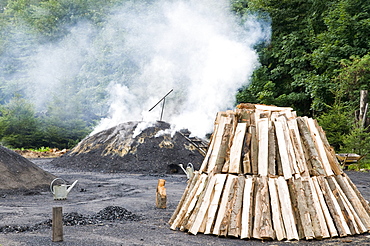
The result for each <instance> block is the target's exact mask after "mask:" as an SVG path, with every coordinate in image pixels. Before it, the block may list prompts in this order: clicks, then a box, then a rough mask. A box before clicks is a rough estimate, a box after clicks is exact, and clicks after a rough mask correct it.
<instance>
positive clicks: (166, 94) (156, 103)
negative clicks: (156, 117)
mask: <svg viewBox="0 0 370 246" xmlns="http://www.w3.org/2000/svg"><path fill="white" fill-rule="evenodd" d="M172 91H173V89H171V90H170V91H169V92H168V93H167V94H166V95H165V96H164V97H162V98H161V100H159V101H158V102H157V103H156V104H155V105H154V106H153V107H152V108H151V109H149V112H150V111H152V109H153V108H155V106H157V105H158V104H159V103H160V102H161V101H162V100H163V99H165V98H166V96H168V95H169V94H170V93H171V92H172Z"/></svg>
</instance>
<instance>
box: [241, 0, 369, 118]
mask: <svg viewBox="0 0 370 246" xmlns="http://www.w3.org/2000/svg"><path fill="white" fill-rule="evenodd" d="M243 3H245V2H244V1H235V9H236V10H235V11H237V12H238V13H241V12H243V11H242V10H241V9H240V8H243V7H244V8H248V10H249V11H244V12H243V13H250V12H253V11H255V12H261V11H264V12H266V13H268V14H269V15H270V17H271V20H272V38H271V42H270V44H269V45H267V46H265V47H264V48H262V49H260V50H259V56H260V62H261V64H262V66H261V67H260V68H259V69H258V70H256V71H255V73H254V75H253V77H252V82H251V84H250V86H249V87H245V88H243V89H242V90H240V92H239V95H238V96H237V99H238V102H248V100H251V101H254V102H259V103H265V102H266V101H267V102H268V103H271V104H275V105H278V106H292V107H294V109H296V110H297V112H298V113H299V114H304V115H309V116H313V115H317V114H321V113H323V112H325V111H327V110H330V107H328V106H330V105H333V104H334V103H335V102H336V100H338V99H339V98H338V94H337V93H342V100H345V101H346V103H347V101H349V102H348V103H349V104H351V105H354V104H355V101H356V97H357V94H356V93H357V92H358V90H361V89H364V88H365V87H366V88H368V85H367V84H368V83H367V84H366V82H361V81H366V80H367V81H369V80H368V79H367V77H368V75H369V70H368V67H369V66H368V65H367V62H368V57H367V54H368V53H369V51H370V28H369V25H370V14H369V13H370V11H369V10H370V2H369V1H362V0H325V1H317V0H310V1H301V0H293V1H292V0H289V1H288V0H283V1H272V0H269V1H263V0H250V1H248V2H247V3H248V4H243ZM359 74H361V75H360V76H361V80H357V79H358V77H356V75H359ZM362 79H363V80H362ZM265 85H266V86H265ZM271 85H274V87H275V89H272V87H271ZM345 85H347V87H345ZM266 87H267V89H266ZM345 90H350V91H348V92H346V94H345V95H343V92H344V91H345ZM244 91H245V92H244ZM250 95H253V96H250Z"/></svg>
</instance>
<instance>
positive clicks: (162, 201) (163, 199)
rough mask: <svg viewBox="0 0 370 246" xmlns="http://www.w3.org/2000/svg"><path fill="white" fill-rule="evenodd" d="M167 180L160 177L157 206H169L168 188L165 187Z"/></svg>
mask: <svg viewBox="0 0 370 246" xmlns="http://www.w3.org/2000/svg"><path fill="white" fill-rule="evenodd" d="M165 183H166V180H164V179H158V186H157V192H156V206H157V208H166V207H167V194H166V188H165V187H164V185H165Z"/></svg>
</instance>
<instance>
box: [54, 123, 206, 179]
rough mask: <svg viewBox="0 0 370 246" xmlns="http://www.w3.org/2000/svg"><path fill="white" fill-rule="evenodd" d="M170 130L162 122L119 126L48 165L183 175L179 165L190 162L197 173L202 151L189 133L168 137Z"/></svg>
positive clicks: (83, 143) (88, 138) (82, 143)
mask: <svg viewBox="0 0 370 246" xmlns="http://www.w3.org/2000/svg"><path fill="white" fill-rule="evenodd" d="M170 128H171V125H170V124H168V123H166V122H162V121H157V122H140V121H135V122H126V123H122V124H119V125H117V126H116V127H112V128H110V129H107V130H104V131H101V132H99V133H96V134H94V135H92V136H88V137H86V138H85V139H83V140H82V141H81V142H79V143H78V144H77V146H75V147H74V148H73V149H72V150H71V151H70V152H68V153H67V154H65V155H63V156H62V157H59V158H56V159H54V160H53V161H52V162H51V164H52V165H54V166H56V167H62V168H68V169H73V170H78V171H91V172H95V171H98V172H130V173H145V174H149V173H176V172H181V173H183V171H182V170H181V169H180V167H179V166H178V164H184V166H186V165H187V164H188V163H189V162H190V163H192V164H193V166H194V168H195V169H199V167H200V165H201V163H202V161H203V159H204V153H205V152H204V150H203V151H200V148H199V147H198V146H197V145H196V144H195V141H192V140H191V139H190V137H189V134H190V133H189V131H187V130H181V131H177V132H175V133H171V131H170ZM204 141H205V140H204ZM197 142H202V141H201V140H200V139H197ZM206 143H207V142H206V141H205V143H204V144H206ZM198 144H199V143H198ZM206 146H207V145H206Z"/></svg>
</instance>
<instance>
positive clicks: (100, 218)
mask: <svg viewBox="0 0 370 246" xmlns="http://www.w3.org/2000/svg"><path fill="white" fill-rule="evenodd" d="M141 219H142V217H141V216H140V215H136V214H134V213H132V212H130V211H128V210H127V209H125V208H122V207H119V206H108V207H106V208H104V209H102V210H100V211H99V212H98V213H96V214H94V215H90V216H89V215H88V216H85V215H83V214H80V213H77V212H71V213H65V214H63V225H65V226H84V225H101V224H104V221H139V220H141ZM51 226H52V220H51V219H49V220H46V221H43V222H40V223H37V224H35V225H31V226H27V225H6V226H2V227H0V232H1V233H11V232H16V233H19V232H26V231H36V230H39V229H42V228H47V227H51Z"/></svg>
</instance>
